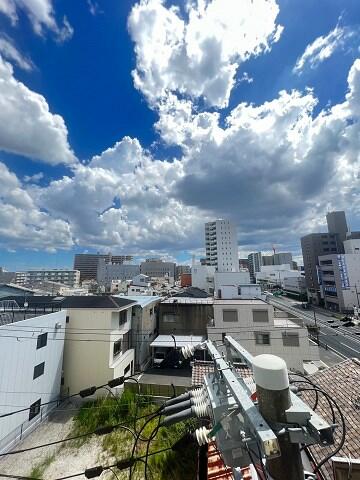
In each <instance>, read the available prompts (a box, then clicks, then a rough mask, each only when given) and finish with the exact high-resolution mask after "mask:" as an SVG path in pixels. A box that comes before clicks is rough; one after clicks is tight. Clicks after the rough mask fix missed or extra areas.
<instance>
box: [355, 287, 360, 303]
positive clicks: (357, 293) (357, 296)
mask: <svg viewBox="0 0 360 480" xmlns="http://www.w3.org/2000/svg"><path fill="white" fill-rule="evenodd" d="M355 292H356V299H357V303H358V308H360V303H359V292H358V289H357V285H356V284H355Z"/></svg>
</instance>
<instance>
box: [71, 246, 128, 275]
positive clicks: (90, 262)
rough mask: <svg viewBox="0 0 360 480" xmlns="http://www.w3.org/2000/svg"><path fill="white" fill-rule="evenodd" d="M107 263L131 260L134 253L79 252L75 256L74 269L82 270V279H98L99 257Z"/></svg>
mask: <svg viewBox="0 0 360 480" xmlns="http://www.w3.org/2000/svg"><path fill="white" fill-rule="evenodd" d="M101 258H103V259H104V260H105V262H106V263H124V262H131V261H132V259H133V257H132V255H112V254H111V253H105V254H101V253H77V254H76V255H75V258H74V269H75V270H79V271H80V281H83V280H96V275H97V269H98V263H99V259H101Z"/></svg>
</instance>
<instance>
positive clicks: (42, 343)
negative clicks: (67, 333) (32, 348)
mask: <svg viewBox="0 0 360 480" xmlns="http://www.w3.org/2000/svg"><path fill="white" fill-rule="evenodd" d="M47 337H48V334H47V333H42V334H41V335H39V336H38V338H37V345H36V349H37V350H38V349H39V348H43V347H46V345H47Z"/></svg>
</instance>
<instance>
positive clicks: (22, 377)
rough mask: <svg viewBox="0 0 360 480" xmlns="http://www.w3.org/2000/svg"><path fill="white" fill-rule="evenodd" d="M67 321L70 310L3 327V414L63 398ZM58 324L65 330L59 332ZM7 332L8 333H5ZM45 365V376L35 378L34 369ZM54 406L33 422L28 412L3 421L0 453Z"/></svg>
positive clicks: (0, 382)
mask: <svg viewBox="0 0 360 480" xmlns="http://www.w3.org/2000/svg"><path fill="white" fill-rule="evenodd" d="M65 318H66V311H65V310H62V311H59V312H54V313H50V314H47V315H41V316H37V317H34V318H31V319H27V320H23V321H20V322H16V323H12V324H6V325H4V326H0V366H1V367H0V415H3V414H5V413H8V412H11V411H14V410H18V408H16V405H18V406H30V405H32V404H33V403H34V402H36V401H38V400H40V401H41V403H46V402H50V401H52V400H56V399H58V398H59V395H60V385H61V371H62V363H63V350H64V341H63V340H62V339H63V338H64V332H65ZM56 324H59V325H60V326H61V327H60V328H58V329H55V325H56ZM3 329H6V331H5V330H4V331H3V332H2V330H3ZM12 330H13V332H12ZM19 330H23V331H19ZM34 331H36V333H33V332H34ZM46 331H47V332H48V339H47V344H46V346H44V347H42V348H39V349H37V338H38V335H40V334H41V333H42V332H46ZM2 335H4V336H2ZM5 335H7V337H5ZM10 337H12V338H10ZM20 337H26V338H20ZM42 362H45V368H44V373H43V375H41V376H39V377H38V378H36V379H33V377H34V367H35V366H36V365H38V364H40V363H42ZM10 392H11V393H10ZM41 392H44V393H41ZM6 405H9V406H6ZM54 406H56V403H55V404H53V405H49V406H44V407H42V408H41V413H40V414H39V415H37V416H36V417H34V419H33V420H32V421H31V422H29V411H28V410H26V411H25V412H21V413H18V414H16V415H12V416H9V417H4V418H1V419H0V452H2V451H4V450H7V447H11V446H13V445H14V444H15V443H17V441H18V440H19V439H20V433H21V432H22V435H25V434H26V431H27V430H28V431H29V430H30V429H31V428H33V427H34V425H36V424H37V423H38V422H39V421H40V420H41V417H45V416H46V414H47V413H48V412H49V411H50V410H51V409H53V408H54Z"/></svg>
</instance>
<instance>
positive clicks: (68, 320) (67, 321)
mask: <svg viewBox="0 0 360 480" xmlns="http://www.w3.org/2000/svg"><path fill="white" fill-rule="evenodd" d="M69 322H70V317H69V315H66V323H69Z"/></svg>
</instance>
